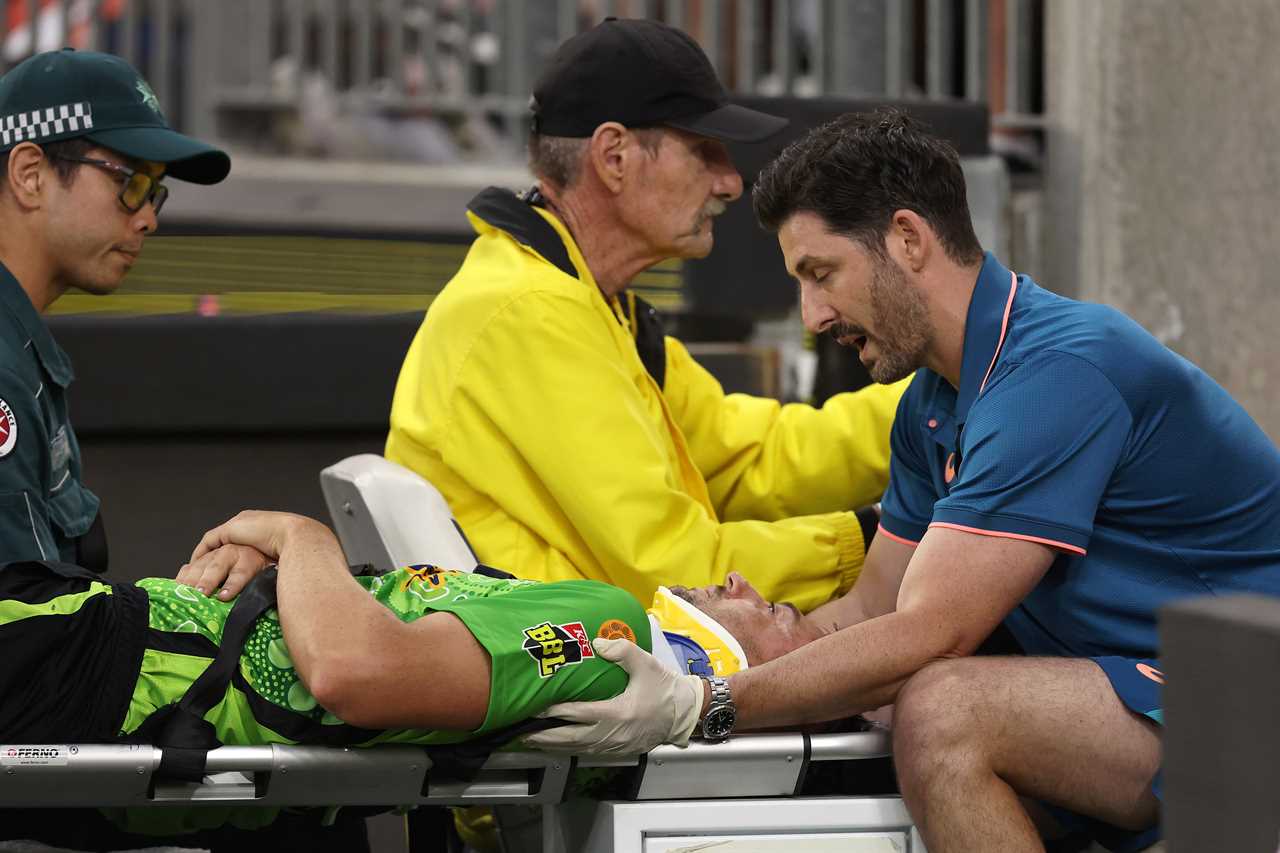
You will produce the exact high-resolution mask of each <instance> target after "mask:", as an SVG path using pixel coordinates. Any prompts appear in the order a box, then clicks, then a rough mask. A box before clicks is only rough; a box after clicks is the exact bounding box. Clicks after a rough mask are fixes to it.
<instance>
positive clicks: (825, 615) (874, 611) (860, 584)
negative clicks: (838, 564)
mask: <svg viewBox="0 0 1280 853" xmlns="http://www.w3.org/2000/svg"><path fill="white" fill-rule="evenodd" d="M915 551H916V549H915V548H914V547H912V546H910V545H905V544H903V543H901V542H896V541H894V540H893V539H890V538H889V537H888V536H877V537H876V538H875V539H873V540H871V548H870V549H869V550H868V551H867V561H866V562H865V563H864V564H863V566H862V574H860V575H858V580H857V581H856V582H855V583H854V585H853V588H852V589H850V590H849V591H848V592H847V593H845V594H844V595H843V596H841V597H840V598H836V599H833V600H831V601H829V602H827V603H826V604H824V605H822V606H821V607H818V608H817V609H815V610H814V611H813V612H812V613H810V614H809V616H810V618H812V619H816V620H817V622H818V624H819V625H821V626H822V627H823V628H832V629H835V630H839V629H841V628H848V627H849V626H850V625H857V624H858V623H859V622H865V621H866V620H868V619H870V618H872V617H874V616H883V615H884V614H886V613H890V612H892V611H893V609H894V607H895V606H896V605H897V601H898V589H899V588H900V587H901V586H902V578H903V576H904V575H905V574H906V572H907V565H908V564H909V563H910V562H911V556H912V555H913V554H914V553H915Z"/></svg>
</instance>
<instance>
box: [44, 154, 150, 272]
mask: <svg viewBox="0 0 1280 853" xmlns="http://www.w3.org/2000/svg"><path fill="white" fill-rule="evenodd" d="M85 157H87V158H91V159H95V160H104V161H106V162H108V163H114V164H116V165H118V166H127V167H129V168H131V169H135V170H146V171H148V172H150V173H151V174H154V175H157V176H158V175H160V174H162V173H163V171H164V167H163V166H161V165H160V164H158V163H144V162H138V161H130V160H126V159H125V158H124V157H122V156H120V155H119V154H116V153H115V152H113V151H108V150H106V149H103V148H94V149H91V150H90V151H89V152H88V153H87V154H86V155H85ZM49 179H50V184H49V195H48V196H47V199H48V206H47V208H46V209H47V214H48V218H47V221H46V227H47V232H46V233H47V239H48V249H49V252H50V256H51V257H52V258H53V261H54V264H55V266H56V269H57V270H58V275H57V278H58V280H59V281H60V282H61V283H62V284H64V285H65V286H66V287H67V288H76V289H79V290H83V291H85V292H87V293H94V294H106V293H112V292H114V291H115V290H116V288H118V287H119V286H120V282H121V281H122V280H123V279H124V277H125V274H126V273H128V272H129V270H130V269H131V268H132V267H133V265H134V263H135V262H136V261H137V259H138V255H139V254H140V253H141V252H142V244H143V241H144V240H145V238H146V236H147V235H148V234H150V233H152V232H154V231H155V230H156V225H157V223H156V216H155V211H154V210H153V209H152V207H151V203H150V202H146V203H144V204H143V205H142V207H141V208H140V209H139V210H137V211H136V212H132V213H131V212H130V211H128V210H127V209H125V206H124V205H123V204H122V203H121V202H120V190H121V187H122V184H123V182H124V181H125V180H126V178H125V177H124V176H122V175H119V174H116V173H114V172H111V171H109V170H107V169H104V168H101V167H98V166H93V165H88V164H81V165H80V166H79V167H77V169H76V171H75V173H74V174H73V175H72V178H71V182H70V183H69V184H63V182H62V181H61V180H59V179H58V178H57V176H56V175H54V174H52V169H50V173H49Z"/></svg>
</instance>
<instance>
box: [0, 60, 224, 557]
mask: <svg viewBox="0 0 1280 853" xmlns="http://www.w3.org/2000/svg"><path fill="white" fill-rule="evenodd" d="M230 168H231V163H230V160H229V159H228V157H227V155H226V154H225V153H223V152H222V151H219V150H217V149H215V148H213V147H211V146H209V145H206V144H204V143H202V142H197V141H196V140H194V139H190V138H188V137H186V136H183V135H181V134H178V133H176V132H174V131H173V130H171V129H170V128H169V126H168V124H167V123H166V122H165V118H164V115H163V114H162V113H161V111H160V105H159V103H158V102H157V101H156V96H155V94H154V93H153V92H152V91H151V87H150V86H148V85H147V83H146V81H145V80H143V79H142V77H141V76H139V74H138V72H137V71H135V70H134V69H133V68H132V67H131V66H130V65H129V64H128V63H127V62H125V61H124V60H123V59H120V58H119V57H115V56H110V55H108V54H102V53H88V52H76V51H73V50H69V49H68V50H63V51H53V52H50V53H42V54H39V55H37V56H33V57H31V58H30V59H27V60H25V61H24V62H22V63H20V64H19V65H17V66H15V67H14V68H13V69H12V70H11V71H9V72H8V73H7V74H5V75H4V76H3V77H0V562H7V561H10V560H20V559H44V560H62V561H66V562H70V563H78V564H80V565H83V566H86V567H88V568H93V569H97V570H100V571H101V570H104V569H105V568H106V563H107V548H106V535H105V532H104V530H103V526H102V520H101V516H100V515H99V511H98V498H97V496H96V495H94V493H93V492H91V491H89V489H88V488H86V487H85V485H84V483H83V481H82V476H81V463H80V447H79V444H78V443H77V441H76V435H75V431H74V430H73V429H72V426H71V421H70V418H69V416H68V410H67V397H66V392H67V386H68V385H69V384H70V383H71V380H72V376H73V374H72V369H71V362H70V360H69V359H68V358H67V355H66V353H64V352H63V351H62V349H61V348H59V346H58V344H57V343H56V342H55V341H54V339H53V336H52V335H50V333H49V329H48V328H47V327H46V326H45V324H44V321H43V319H42V317H41V315H42V314H44V313H46V312H47V311H48V309H49V306H50V305H52V304H53V303H54V301H56V300H57V299H58V298H59V297H60V296H62V294H64V293H66V292H67V291H68V290H80V291H83V292H85V293H92V294H103V295H105V294H109V293H113V292H114V291H115V290H116V288H117V287H119V286H120V282H121V280H122V279H123V278H124V276H125V274H126V273H128V271H129V269H130V267H132V266H133V264H134V262H135V261H136V260H137V258H138V253H139V252H141V251H142V246H143V242H144V240H145V239H146V237H147V235H149V234H151V233H152V232H154V231H155V230H156V217H157V216H158V215H159V213H160V209H161V207H162V206H163V205H164V201H165V198H166V197H167V196H168V187H167V185H166V184H165V183H164V180H165V178H168V177H173V178H177V179H179V180H185V181H192V182H195V183H200V184H214V183H217V182H218V181H221V180H222V179H223V178H225V177H226V176H227V173H228V171H229V170H230ZM125 380H126V377H121V381H125Z"/></svg>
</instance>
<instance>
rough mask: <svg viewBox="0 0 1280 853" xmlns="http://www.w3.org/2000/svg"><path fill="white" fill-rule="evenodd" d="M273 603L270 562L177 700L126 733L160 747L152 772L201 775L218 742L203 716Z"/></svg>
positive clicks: (185, 778) (181, 777)
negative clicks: (213, 653) (212, 652)
mask: <svg viewBox="0 0 1280 853" xmlns="http://www.w3.org/2000/svg"><path fill="white" fill-rule="evenodd" d="M275 604H276V567H275V566H269V567H267V568H266V569H265V570H263V571H262V572H261V573H260V574H259V575H258V576H257V577H256V578H254V579H253V580H252V581H251V582H250V583H249V585H248V586H246V587H245V588H244V591H243V592H241V593H240V596H239V598H237V599H236V603H235V604H234V605H233V606H232V607H231V613H230V614H228V616H227V622H226V625H225V626H224V627H223V629H222V642H221V643H220V644H219V646H218V653H217V655H216V656H215V657H214V659H213V660H212V661H210V662H209V665H208V666H207V667H205V670H204V672H202V673H200V677H199V678H197V679H196V680H195V681H194V682H192V684H191V686H190V687H188V688H187V692H186V693H184V694H183V696H182V699H181V700H179V701H178V703H177V704H174V705H167V706H165V707H164V708H161V709H160V710H158V711H156V712H155V713H154V714H152V715H151V716H150V717H148V718H147V720H146V722H144V723H143V724H142V725H141V726H139V727H138V729H137V730H136V731H134V732H133V733H132V734H131V735H130V736H129V738H128V740H129V741H130V742H134V743H151V744H153V745H155V746H159V747H160V748H161V751H162V752H161V758H160V767H159V768H158V769H157V771H156V775H157V776H158V777H161V778H165V779H175V780H178V781H182V782H199V781H200V780H201V779H203V778H204V771H205V762H206V759H207V757H208V754H209V750H211V749H215V748H217V747H219V746H221V745H222V744H221V742H219V740H218V737H217V734H216V733H215V732H214V729H213V725H212V724H211V723H210V722H208V721H207V720H206V719H205V718H204V715H205V714H207V713H209V711H210V709H212V708H213V706H214V705H216V704H218V703H219V702H221V701H222V699H223V697H224V696H226V693H227V687H228V686H229V685H230V684H231V679H232V676H234V675H235V672H236V667H237V666H239V663H240V653H241V652H242V651H243V650H244V645H245V643H246V642H247V641H248V639H249V632H250V631H252V630H253V626H254V623H255V622H257V621H258V617H259V616H261V615H262V614H263V613H265V612H267V610H269V609H270V608H272V607H274V606H275Z"/></svg>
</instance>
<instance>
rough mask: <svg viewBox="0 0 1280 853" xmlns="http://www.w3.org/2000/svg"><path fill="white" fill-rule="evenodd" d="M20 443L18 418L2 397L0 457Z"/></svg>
mask: <svg viewBox="0 0 1280 853" xmlns="http://www.w3.org/2000/svg"><path fill="white" fill-rule="evenodd" d="M17 445H18V418H17V417H16V416H15V415H14V414H13V409H11V408H9V404H8V403H6V402H5V401H4V400H3V399H0V458H3V457H5V456H8V455H9V452H10V451H11V450H13V448H14V447H16V446H17Z"/></svg>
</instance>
